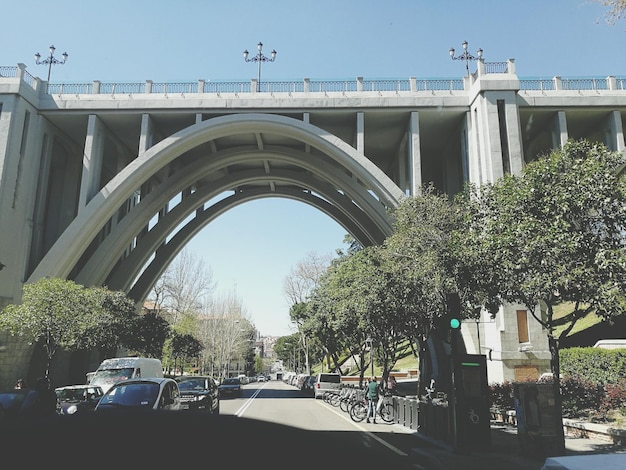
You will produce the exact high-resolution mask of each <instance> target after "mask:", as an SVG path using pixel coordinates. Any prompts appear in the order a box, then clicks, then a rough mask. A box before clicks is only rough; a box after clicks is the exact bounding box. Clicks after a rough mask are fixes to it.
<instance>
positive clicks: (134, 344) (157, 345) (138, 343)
mask: <svg viewBox="0 0 626 470" xmlns="http://www.w3.org/2000/svg"><path fill="white" fill-rule="evenodd" d="M131 331H132V332H133V334H132V335H128V336H129V337H127V338H126V339H125V345H126V346H127V347H128V348H129V349H131V350H133V351H135V352H137V353H139V354H140V355H141V356H145V357H154V358H157V359H161V358H162V357H163V346H164V345H165V341H166V340H167V338H169V336H170V335H171V333H172V329H171V327H170V324H169V323H168V322H167V320H165V319H164V318H163V317H160V316H158V315H157V314H156V313H147V314H145V315H141V316H139V317H138V318H137V319H136V321H135V323H134V325H133V326H132V327H131Z"/></svg>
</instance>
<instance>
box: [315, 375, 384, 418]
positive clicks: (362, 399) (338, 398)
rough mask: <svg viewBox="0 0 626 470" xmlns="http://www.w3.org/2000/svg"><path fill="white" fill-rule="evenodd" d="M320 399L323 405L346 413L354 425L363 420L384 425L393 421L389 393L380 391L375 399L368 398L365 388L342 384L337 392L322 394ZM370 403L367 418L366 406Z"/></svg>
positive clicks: (330, 391)
mask: <svg viewBox="0 0 626 470" xmlns="http://www.w3.org/2000/svg"><path fill="white" fill-rule="evenodd" d="M322 399H323V400H324V402H325V403H328V404H329V405H331V406H334V407H336V408H339V409H340V410H341V411H343V412H345V413H347V414H348V415H349V416H350V419H352V421H354V422H356V423H360V422H362V421H364V420H367V421H368V422H369V421H370V418H371V420H372V422H373V423H376V420H377V418H379V419H381V420H382V421H384V422H386V423H393V422H394V419H395V415H394V406H393V395H392V393H391V392H389V391H382V392H381V393H379V394H378V396H377V397H376V398H368V396H367V388H364V389H362V388H359V387H358V386H356V385H352V384H342V386H341V388H340V389H339V390H335V391H332V390H329V391H326V392H324V394H323V395H322ZM370 401H371V402H372V406H373V409H372V410H371V411H370V417H368V406H369V404H370Z"/></svg>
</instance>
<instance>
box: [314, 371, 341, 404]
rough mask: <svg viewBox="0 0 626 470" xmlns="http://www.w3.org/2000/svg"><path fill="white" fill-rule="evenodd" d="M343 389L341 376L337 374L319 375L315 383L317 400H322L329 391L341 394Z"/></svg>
mask: <svg viewBox="0 0 626 470" xmlns="http://www.w3.org/2000/svg"><path fill="white" fill-rule="evenodd" d="M340 388H341V375H340V374H337V373H320V374H317V381H316V383H315V398H322V395H324V393H326V392H327V391H336V392H339V389H340Z"/></svg>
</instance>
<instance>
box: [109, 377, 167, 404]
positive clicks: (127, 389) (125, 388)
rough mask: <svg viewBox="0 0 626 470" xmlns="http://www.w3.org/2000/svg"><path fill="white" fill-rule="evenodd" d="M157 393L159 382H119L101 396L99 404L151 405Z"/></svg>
mask: <svg viewBox="0 0 626 470" xmlns="http://www.w3.org/2000/svg"><path fill="white" fill-rule="evenodd" d="M158 395H159V384H156V383H149V382H138V383H129V384H120V385H118V386H116V387H113V388H112V389H110V390H109V392H108V393H107V394H106V395H104V397H102V399H101V401H100V404H99V406H112V407H114V406H124V407H152V406H153V405H154V402H155V401H156V399H157V397H158Z"/></svg>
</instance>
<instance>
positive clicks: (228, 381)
mask: <svg viewBox="0 0 626 470" xmlns="http://www.w3.org/2000/svg"><path fill="white" fill-rule="evenodd" d="M240 383H241V382H240V380H239V379H224V381H223V382H222V385H239V384H240Z"/></svg>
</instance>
